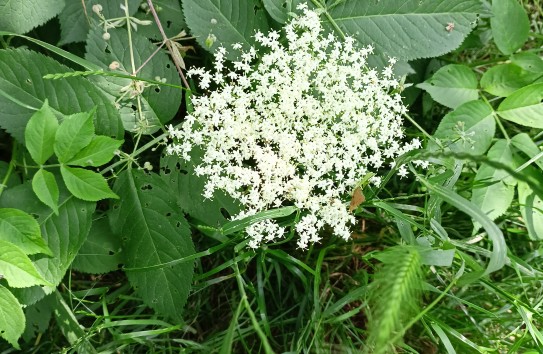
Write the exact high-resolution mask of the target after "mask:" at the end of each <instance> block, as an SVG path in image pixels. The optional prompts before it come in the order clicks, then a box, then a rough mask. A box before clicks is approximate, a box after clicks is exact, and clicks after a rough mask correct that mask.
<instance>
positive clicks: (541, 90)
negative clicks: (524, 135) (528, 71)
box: [497, 83, 543, 128]
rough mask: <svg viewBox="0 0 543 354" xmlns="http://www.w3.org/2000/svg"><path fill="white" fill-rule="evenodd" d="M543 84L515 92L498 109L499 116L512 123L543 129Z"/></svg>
mask: <svg viewBox="0 0 543 354" xmlns="http://www.w3.org/2000/svg"><path fill="white" fill-rule="evenodd" d="M542 99H543V83H537V84H532V85H529V86H526V87H523V88H521V89H520V90H517V91H515V92H513V93H512V94H511V95H510V96H509V97H507V98H506V99H505V100H503V102H502V103H501V104H500V106H499V107H498V110H497V112H498V115H499V116H500V117H502V118H503V119H507V120H509V121H511V122H514V123H517V124H521V125H525V126H528V127H533V128H543V103H541V100H542Z"/></svg>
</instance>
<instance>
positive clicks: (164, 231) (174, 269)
mask: <svg viewBox="0 0 543 354" xmlns="http://www.w3.org/2000/svg"><path fill="white" fill-rule="evenodd" d="M114 191H115V192H116V193H117V194H118V195H119V196H120V197H121V199H120V200H122V202H120V201H119V202H116V204H115V205H114V207H113V210H112V212H111V213H110V222H111V227H112V228H113V231H114V232H115V233H117V234H119V235H120V237H122V239H123V253H124V257H125V260H126V266H127V267H128V268H138V270H134V271H130V270H127V275H128V280H129V281H130V283H131V284H132V286H133V287H134V289H135V290H136V293H137V294H139V295H140V296H141V297H142V299H143V301H144V302H145V303H146V304H147V305H148V306H150V307H151V308H153V309H154V310H155V311H156V312H157V313H159V314H161V315H162V316H166V317H169V318H172V319H174V320H176V321H180V320H181V311H182V309H183V306H184V305H185V302H186V300H187V297H188V294H189V290H190V287H191V283H192V276H193V272H194V262H193V261H187V262H181V263H176V264H173V265H164V266H163V267H159V268H154V269H145V268H146V267H153V266H157V265H160V264H164V263H168V262H172V261H176V260H179V259H182V258H184V257H187V256H190V255H192V254H194V252H195V250H194V245H193V243H192V240H191V232H190V228H189V225H188V223H187V221H186V220H185V218H184V217H183V214H182V213H181V210H180V208H179V207H178V206H177V203H176V198H175V195H173V193H172V191H171V189H170V188H168V186H167V185H166V183H164V181H163V180H162V179H161V178H160V176H159V175H157V174H153V173H151V174H145V173H144V172H142V171H138V170H133V169H128V170H125V171H123V172H122V173H121V174H120V175H119V177H118V178H117V180H116V182H115V186H114Z"/></svg>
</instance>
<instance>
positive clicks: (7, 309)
mask: <svg viewBox="0 0 543 354" xmlns="http://www.w3.org/2000/svg"><path fill="white" fill-rule="evenodd" d="M24 330H25V315H24V313H23V310H22V306H21V304H20V303H19V301H18V300H17V298H16V297H15V296H13V294H12V293H11V292H10V291H9V290H8V289H6V288H5V287H3V286H2V285H0V337H2V338H4V339H5V340H6V341H7V342H8V343H9V344H11V345H12V346H14V347H15V349H20V347H19V344H18V343H17V340H18V339H19V338H20V337H21V335H22V334H23V332H24Z"/></svg>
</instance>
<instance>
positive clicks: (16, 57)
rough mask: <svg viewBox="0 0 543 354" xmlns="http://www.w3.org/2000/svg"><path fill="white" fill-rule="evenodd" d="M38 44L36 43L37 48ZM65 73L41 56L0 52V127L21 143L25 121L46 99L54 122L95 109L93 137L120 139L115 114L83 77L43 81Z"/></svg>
mask: <svg viewBox="0 0 543 354" xmlns="http://www.w3.org/2000/svg"><path fill="white" fill-rule="evenodd" d="M41 43H43V42H39V41H38V44H40V45H41ZM43 45H46V44H43ZM48 50H51V51H56V52H58V53H59V54H60V55H62V56H65V57H67V58H68V59H70V60H76V61H77V62H78V63H79V64H81V65H85V64H88V63H84V62H82V61H81V60H80V58H78V57H75V56H74V57H75V58H73V57H70V56H69V55H68V54H69V53H65V52H62V51H60V50H58V48H56V47H53V46H50V45H49V47H48ZM66 72H73V70H72V69H70V68H68V67H66V66H64V65H62V64H60V63H59V62H57V61H55V60H53V59H52V58H50V57H46V56H44V55H42V54H39V53H36V52H32V51H29V50H26V49H15V50H12V49H9V50H0V127H1V128H4V129H6V130H7V132H8V133H10V134H11V135H12V136H13V137H15V138H16V139H17V141H19V142H20V143H24V129H25V127H26V124H27V122H28V120H29V119H30V117H31V116H32V115H33V114H34V113H35V112H36V111H37V110H38V109H39V108H40V107H42V106H43V103H44V101H45V99H46V98H47V99H48V100H49V106H50V107H51V109H52V110H53V111H54V112H55V114H56V115H57V118H62V117H63V115H69V114H74V113H80V112H82V111H90V110H92V109H94V108H95V107H96V109H97V111H96V115H95V117H94V118H95V127H96V132H97V134H101V135H108V136H112V137H122V135H123V134H124V129H123V126H122V122H121V120H120V116H119V112H118V111H117V109H116V108H115V106H114V105H113V103H112V102H111V101H110V100H109V99H108V98H107V97H106V95H105V94H104V93H103V92H102V91H101V90H100V89H99V88H97V87H96V86H95V85H93V84H92V83H90V82H89V80H87V79H85V78H83V77H69V78H64V79H62V80H44V79H43V76H44V75H46V74H53V73H66Z"/></svg>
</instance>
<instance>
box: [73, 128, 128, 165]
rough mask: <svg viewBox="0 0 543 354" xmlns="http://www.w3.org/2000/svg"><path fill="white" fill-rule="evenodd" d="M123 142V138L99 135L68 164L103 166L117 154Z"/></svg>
mask: <svg viewBox="0 0 543 354" xmlns="http://www.w3.org/2000/svg"><path fill="white" fill-rule="evenodd" d="M122 144H123V141H122V140H115V139H113V138H110V137H109V136H103V135H98V136H95V137H93V138H92V140H91V142H90V143H89V145H87V146H86V147H84V148H83V149H82V150H81V151H79V152H78V153H77V154H75V156H74V157H72V158H71V159H70V160H69V161H67V162H66V164H68V165H77V166H83V167H85V166H95V167H98V166H102V165H104V164H106V163H108V162H109V161H111V159H112V158H113V157H114V156H115V152H116V151H117V149H119V147H120V146H121V145H122Z"/></svg>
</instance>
